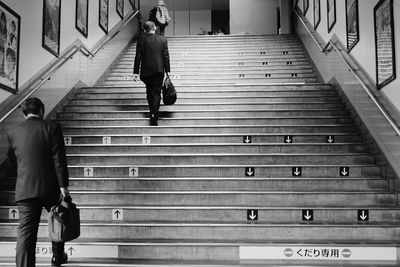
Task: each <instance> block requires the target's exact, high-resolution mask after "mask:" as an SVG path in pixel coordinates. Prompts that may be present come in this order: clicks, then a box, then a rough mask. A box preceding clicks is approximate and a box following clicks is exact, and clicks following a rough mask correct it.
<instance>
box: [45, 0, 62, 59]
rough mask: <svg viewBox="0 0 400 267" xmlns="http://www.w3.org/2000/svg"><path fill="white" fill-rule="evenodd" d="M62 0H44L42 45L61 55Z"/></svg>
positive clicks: (54, 53) (56, 54)
mask: <svg viewBox="0 0 400 267" xmlns="http://www.w3.org/2000/svg"><path fill="white" fill-rule="evenodd" d="M60 24H61V0H43V31H42V47H43V48H45V49H46V50H47V51H49V52H50V53H52V54H53V55H55V56H56V57H58V56H59V55H60V26H61V25H60Z"/></svg>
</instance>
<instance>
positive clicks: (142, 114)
mask: <svg viewBox="0 0 400 267" xmlns="http://www.w3.org/2000/svg"><path fill="white" fill-rule="evenodd" d="M315 114H318V116H345V115H349V114H348V112H347V111H346V110H342V109H311V110H310V109H281V110H259V109H258V110H252V109H251V108H249V109H247V110H241V111H223V110H218V109H215V110H191V111H182V110H181V111H180V110H175V112H173V113H172V112H171V113H168V112H160V114H159V116H160V117H161V118H191V119H193V118H198V117H208V118H210V117H216V118H221V119H223V118H227V117H237V118H238V117H239V118H244V117H252V118H254V117H274V116H277V117H279V116H291V117H292V118H297V117H302V116H315ZM148 117H149V115H148V110H144V109H143V110H137V111H92V112H90V111H88V112H79V111H73V112H59V113H57V118H58V119H60V120H62V119H104V118H148Z"/></svg>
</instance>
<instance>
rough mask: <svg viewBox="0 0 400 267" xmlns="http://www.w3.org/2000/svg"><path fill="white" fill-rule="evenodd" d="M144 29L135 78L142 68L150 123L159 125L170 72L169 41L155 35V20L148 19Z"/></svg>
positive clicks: (141, 74)
mask: <svg viewBox="0 0 400 267" xmlns="http://www.w3.org/2000/svg"><path fill="white" fill-rule="evenodd" d="M144 30H145V31H146V36H145V37H143V38H141V39H139V41H138V42H137V45H136V56H135V63H134V66H133V74H134V80H135V81H137V80H138V78H139V69H140V79H141V80H142V81H143V82H144V83H145V84H146V94H147V102H148V104H149V109H150V125H152V126H157V120H158V110H159V108H160V100H161V88H162V84H163V80H164V72H165V73H167V74H168V73H169V72H170V64H169V52H168V43H167V39H165V38H164V37H163V36H159V35H155V32H156V25H155V24H154V22H152V21H147V22H146V23H145V24H144Z"/></svg>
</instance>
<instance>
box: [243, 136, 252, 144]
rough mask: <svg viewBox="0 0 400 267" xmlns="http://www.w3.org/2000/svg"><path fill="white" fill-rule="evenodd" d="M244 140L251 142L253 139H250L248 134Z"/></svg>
mask: <svg viewBox="0 0 400 267" xmlns="http://www.w3.org/2000/svg"><path fill="white" fill-rule="evenodd" d="M244 141H245V142H246V143H250V142H251V139H250V138H249V136H248V135H247V136H246V139H244Z"/></svg>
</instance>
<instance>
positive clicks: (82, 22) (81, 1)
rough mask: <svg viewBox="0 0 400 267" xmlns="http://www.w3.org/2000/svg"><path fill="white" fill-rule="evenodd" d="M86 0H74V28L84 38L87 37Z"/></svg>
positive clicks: (87, 7)
mask: <svg viewBox="0 0 400 267" xmlns="http://www.w3.org/2000/svg"><path fill="white" fill-rule="evenodd" d="M88 1H89V0H76V9H75V28H76V29H77V30H78V31H79V32H80V33H82V35H83V36H85V37H86V38H87V37H88V15H89V13H88V10H89V2H88Z"/></svg>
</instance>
